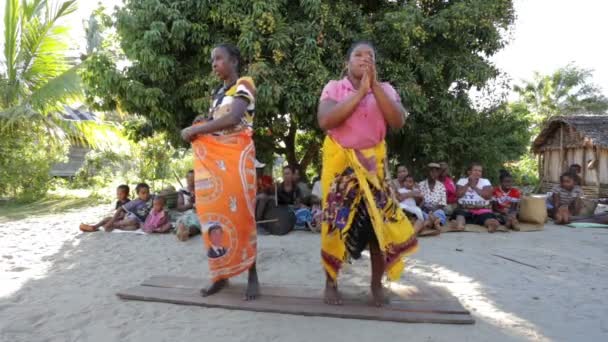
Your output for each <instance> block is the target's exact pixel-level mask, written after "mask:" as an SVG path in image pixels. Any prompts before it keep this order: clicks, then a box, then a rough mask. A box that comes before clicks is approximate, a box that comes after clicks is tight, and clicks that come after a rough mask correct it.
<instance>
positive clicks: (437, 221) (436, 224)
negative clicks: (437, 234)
mask: <svg viewBox="0 0 608 342" xmlns="http://www.w3.org/2000/svg"><path fill="white" fill-rule="evenodd" d="M433 228H435V229H437V230H440V229H441V220H440V219H435V221H434V222H433Z"/></svg>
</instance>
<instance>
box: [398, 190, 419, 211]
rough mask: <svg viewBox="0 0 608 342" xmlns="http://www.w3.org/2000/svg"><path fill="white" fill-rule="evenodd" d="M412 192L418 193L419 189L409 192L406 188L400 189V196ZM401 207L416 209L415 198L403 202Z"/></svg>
mask: <svg viewBox="0 0 608 342" xmlns="http://www.w3.org/2000/svg"><path fill="white" fill-rule="evenodd" d="M412 191H417V189H414V190H408V189H406V188H399V193H400V194H407V193H410V192H412ZM401 205H404V206H406V207H415V206H416V199H415V198H413V197H410V198H406V199H404V200H403V201H401Z"/></svg>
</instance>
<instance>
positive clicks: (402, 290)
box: [142, 276, 468, 312]
mask: <svg viewBox="0 0 608 342" xmlns="http://www.w3.org/2000/svg"><path fill="white" fill-rule="evenodd" d="M206 284H208V280H207V279H195V278H190V277H181V276H152V277H150V278H148V279H146V280H144V282H143V283H142V286H154V287H166V288H184V289H200V288H202V287H203V286H205V285H206ZM260 288H261V292H262V294H263V295H273V296H287V297H302V298H322V296H323V289H322V288H320V287H312V286H303V285H295V284H281V285H270V284H261V285H260ZM224 291H226V292H227V293H233V294H238V295H240V294H242V293H243V292H244V291H245V283H242V282H238V280H231V281H230V286H228V287H227V288H226V289H225V290H224ZM386 291H387V296H388V297H389V298H390V300H391V301H441V302H451V303H452V304H453V305H452V306H451V310H461V311H462V312H468V311H467V310H465V309H464V308H463V307H462V305H460V302H459V301H458V299H457V298H456V297H454V296H453V295H452V294H450V293H449V292H448V291H447V290H445V289H442V288H438V287H434V286H429V285H428V284H424V283H420V282H415V281H411V284H408V285H406V286H403V285H400V286H399V287H392V288H391V287H389V288H387V289H386ZM340 292H341V293H342V295H343V297H344V298H345V299H348V298H350V299H354V298H363V297H367V296H368V295H369V290H368V288H367V287H357V286H348V285H347V286H340Z"/></svg>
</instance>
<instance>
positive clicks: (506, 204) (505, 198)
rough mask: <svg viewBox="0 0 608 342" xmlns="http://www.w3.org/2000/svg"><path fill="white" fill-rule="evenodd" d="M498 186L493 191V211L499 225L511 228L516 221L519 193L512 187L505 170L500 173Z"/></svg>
mask: <svg viewBox="0 0 608 342" xmlns="http://www.w3.org/2000/svg"><path fill="white" fill-rule="evenodd" d="M499 179H500V185H499V186H497V187H495V188H494V191H493V194H492V195H493V200H492V202H493V209H494V212H495V213H497V214H498V215H497V218H498V221H499V222H500V224H504V225H505V226H506V227H507V228H513V226H515V225H516V224H517V223H518V221H517V208H518V206H519V201H520V199H521V192H520V191H519V190H518V189H516V188H514V187H513V177H512V176H511V174H510V173H509V172H508V171H506V170H501V171H500V177H499Z"/></svg>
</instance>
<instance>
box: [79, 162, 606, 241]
mask: <svg viewBox="0 0 608 342" xmlns="http://www.w3.org/2000/svg"><path fill="white" fill-rule="evenodd" d="M262 165H263V164H262ZM260 171H261V169H258V177H257V182H258V184H257V193H258V194H257V197H256V209H255V211H256V214H255V215H256V221H257V222H258V232H259V233H261V234H274V235H284V234H287V233H289V232H290V231H292V230H309V231H313V232H320V230H321V221H322V216H323V212H322V210H321V199H322V193H321V183H320V180H319V178H318V177H316V178H315V179H314V180H313V183H312V187H311V186H310V185H309V184H308V183H307V182H306V181H305V180H304V179H303V177H302V174H301V172H300V171H299V170H298V169H295V168H292V167H290V166H286V167H284V168H283V179H282V182H280V183H275V182H273V179H272V177H270V176H268V175H263V174H262V173H261V172H260ZM482 175H483V167H482V165H481V164H479V163H472V164H471V165H470V166H469V168H468V170H467V177H463V178H460V179H459V180H458V181H456V182H454V179H452V177H451V176H450V174H449V168H448V164H447V163H444V162H443V163H430V164H428V166H427V174H426V178H425V179H423V180H422V181H420V182H416V181H415V179H414V176H413V175H411V174H410V173H409V172H408V169H407V168H406V167H405V166H403V165H400V166H399V167H398V168H397V178H396V179H395V180H394V181H392V184H391V190H393V194H392V195H393V198H394V199H395V200H396V201H397V202H399V205H400V207H401V209H403V211H404V213H405V214H406V215H407V216H408V217H409V218H410V220H411V221H412V222H413V225H414V227H415V229H416V231H417V232H418V234H419V235H420V236H429V235H438V234H440V232H441V230H442V228H445V229H446V230H447V231H464V230H465V225H466V224H476V225H479V226H484V227H486V228H487V229H488V231H489V232H495V231H496V230H497V229H498V228H499V227H500V226H504V227H506V228H514V227H515V225H517V224H518V209H519V202H520V199H521V192H520V191H519V190H518V189H517V188H516V187H514V184H513V183H514V182H513V177H512V176H511V175H510V174H509V173H508V172H507V171H505V170H501V171H500V175H499V180H500V184H499V185H497V186H492V184H491V183H490V181H489V180H488V179H486V178H483V177H482ZM580 182H581V179H580V177H579V176H578V174H577V165H572V166H571V167H570V169H569V170H568V172H566V173H564V174H563V175H562V176H561V177H560V184H559V185H558V186H556V187H555V188H554V189H553V191H552V193H550V197H549V198H548V199H547V209H548V215H549V217H551V218H553V220H554V221H555V223H557V224H568V223H570V222H573V221H578V222H597V223H608V215H596V216H593V217H588V216H586V217H582V216H580V214H581V210H582V207H583V205H582V199H583V197H584V194H583V190H582V188H581V187H580V184H581V183H580ZM186 183H187V185H186V187H185V188H182V189H181V190H179V191H178V192H177V204H176V206H175V208H174V209H175V210H168V208H167V207H166V206H167V203H166V202H167V200H166V197H165V196H163V195H152V194H151V193H150V187H149V186H148V185H147V184H146V183H140V184H138V185H137V186H136V188H135V193H136V195H137V198H135V199H133V200H131V199H130V198H129V193H130V188H129V186H128V185H120V186H118V188H117V189H116V198H117V201H116V204H115V207H114V209H115V211H114V213H113V215H112V216H108V217H105V218H104V219H102V220H101V221H99V222H98V223H96V224H93V225H89V224H84V223H83V224H81V225H80V230H82V231H83V232H95V231H98V230H99V229H100V228H102V227H103V229H104V230H105V231H106V232H111V231H112V230H114V229H120V230H131V231H133V230H139V229H141V230H142V231H144V232H146V233H167V232H170V231H174V232H175V233H176V236H177V238H178V239H179V240H180V241H186V240H188V239H189V238H190V237H192V236H195V235H197V234H200V233H201V224H200V222H199V219H198V216H197V213H196V209H195V196H194V193H195V190H194V171H192V170H190V171H188V173H187V174H186Z"/></svg>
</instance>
